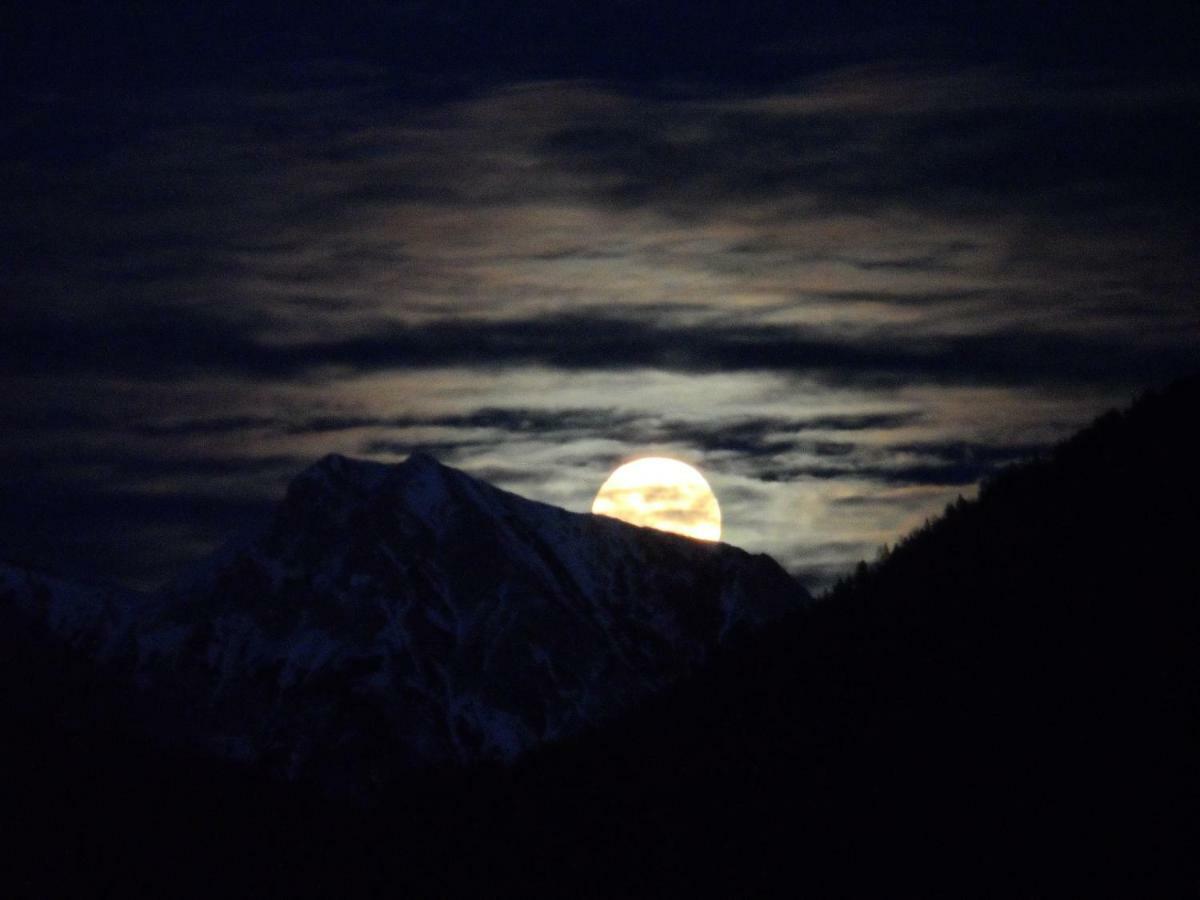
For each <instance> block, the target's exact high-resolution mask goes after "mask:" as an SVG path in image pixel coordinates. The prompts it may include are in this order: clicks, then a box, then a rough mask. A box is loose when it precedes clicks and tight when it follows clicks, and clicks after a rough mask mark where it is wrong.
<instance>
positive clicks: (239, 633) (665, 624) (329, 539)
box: [0, 454, 808, 792]
mask: <svg viewBox="0 0 1200 900" xmlns="http://www.w3.org/2000/svg"><path fill="white" fill-rule="evenodd" d="M807 600H808V595H807V593H806V592H805V591H804V589H803V588H802V587H800V586H799V585H798V584H797V583H796V582H795V581H794V580H793V579H791V578H790V577H789V576H788V575H787V574H786V573H785V572H784V571H783V570H782V569H781V568H780V567H779V566H778V565H777V564H776V563H775V562H774V561H773V560H771V559H770V558H769V557H766V556H753V555H750V554H748V553H746V552H744V551H742V550H739V549H737V548H734V547H731V546H728V545H724V544H709V543H703V542H698V541H693V540H689V539H687V538H682V537H678V536H675V535H670V534H666V533H663V532H658V531H653V530H650V529H643V528H637V527H634V526H630V525H627V524H625V523H622V522H618V521H616V520H613V519H607V518H604V517H598V516H591V515H582V514H575V513H570V512H567V511H565V510H562V509H558V508H555V507H551V506H547V505H544V504H541V503H535V502H533V501H530V500H526V499H524V498H521V497H518V496H516V495H514V494H510V493H507V492H505V491H502V490H499V489H497V488H495V487H493V486H491V485H489V484H486V483H484V482H482V481H478V480H476V479H474V478H472V477H470V476H468V475H466V474H465V473H463V472H460V471H457V470H455V469H451V468H449V467H446V466H443V465H441V464H439V463H438V462H436V461H435V460H434V459H432V458H431V457H429V456H425V455H421V454H417V455H414V456H412V457H411V458H410V459H409V460H407V461H406V462H404V463H402V464H399V465H394V466H389V465H382V464H377V463H371V462H364V461H356V460H351V459H347V458H345V457H342V456H329V457H326V458H325V459H323V460H321V461H320V462H318V463H317V464H315V465H314V466H312V467H311V468H309V469H308V470H306V471H305V472H303V473H302V474H300V475H299V476H298V477H297V478H296V479H295V480H294V481H293V483H292V484H291V486H290V487H289V489H288V492H287V496H286V498H285V499H284V500H283V502H282V503H281V504H280V505H279V507H278V509H277V510H276V513H275V516H274V519H273V521H272V522H271V524H270V525H269V526H268V527H266V529H265V530H263V531H262V532H261V533H259V534H257V535H254V536H251V537H249V538H244V539H241V540H239V541H237V542H235V543H231V544H230V545H228V546H226V547H224V548H222V549H221V550H220V551H219V552H218V553H216V554H215V555H214V556H213V557H212V558H211V559H209V560H207V561H206V562H204V563H202V564H200V565H198V566H196V567H194V568H193V570H192V571H191V572H189V573H188V574H186V575H185V576H182V577H180V578H179V579H177V580H176V581H175V582H173V583H172V584H170V585H168V586H167V587H166V588H164V589H163V590H162V591H160V592H159V593H158V594H156V595H154V596H146V597H137V596H136V595H129V594H121V593H119V592H114V591H111V590H109V591H103V590H91V589H86V588H81V587H78V586H74V585H71V584H69V583H65V582H61V581H56V580H54V579H50V578H45V577H38V576H33V575H30V574H28V573H23V572H21V571H20V570H17V569H14V568H11V567H10V568H7V569H4V570H0V604H3V605H4V606H5V607H7V613H8V615H10V616H12V615H17V616H18V617H19V618H21V619H22V620H23V621H26V622H30V623H33V624H34V625H36V627H37V628H39V629H41V630H42V631H43V632H44V634H45V636H47V637H48V638H53V639H56V640H58V641H59V642H60V643H63V642H65V643H68V644H70V645H71V646H73V647H76V648H78V649H79V650H80V651H82V652H86V653H88V654H90V655H92V656H93V657H95V658H96V659H97V660H100V661H101V662H103V663H104V665H105V666H106V668H107V669H108V670H109V671H112V672H120V673H124V675H123V677H126V678H130V677H131V678H132V679H133V681H134V682H135V683H136V685H137V687H138V690H137V697H138V700H137V702H138V703H139V704H141V707H142V708H143V709H144V710H145V712H144V715H143V718H145V719H147V720H149V721H152V722H153V723H154V724H153V727H154V729H155V730H156V732H157V733H159V734H160V735H166V736H169V737H171V738H173V739H175V740H177V741H179V742H181V743H182V744H184V745H187V746H196V745H202V746H204V747H206V748H207V749H208V750H210V751H213V752H215V753H217V754H218V755H220V756H224V757H232V758H237V759H244V760H247V761H252V762H255V763H259V764H264V765H265V766H267V767H268V768H269V769H271V770H273V771H277V772H279V773H281V774H284V775H286V776H288V777H312V778H315V779H317V780H320V781H322V782H325V783H333V784H334V785H336V786H337V787H339V788H344V789H347V790H350V791H352V792H364V791H370V790H372V788H373V787H374V786H376V785H378V784H382V783H385V782H386V781H387V780H388V779H389V778H390V777H392V776H393V775H394V774H395V773H396V772H397V771H398V770H402V769H404V768H411V767H413V766H425V765H442V764H446V763H463V762H470V761H474V760H481V759H497V760H512V759H514V758H516V757H517V756H518V755H520V754H521V753H522V752H523V751H524V750H526V749H528V748H530V747H532V746H534V745H537V744H540V743H542V742H546V741H552V740H555V739H557V738H562V737H565V736H568V735H571V734H575V733H578V732H579V731H580V730H582V729H584V728H586V727H588V726H590V725H594V724H596V723H599V722H602V721H604V720H606V719H608V718H610V717H611V716H612V715H613V714H615V713H617V712H619V711H622V710H625V709H628V708H629V707H631V706H632V705H634V704H635V703H637V702H638V701H639V700H640V699H643V698H645V697H647V696H649V695H651V694H653V693H655V692H658V691H661V690H662V689H663V688H664V687H666V686H667V685H670V684H672V683H673V682H675V681H676V680H678V679H679V678H680V677H682V676H683V675H685V674H686V673H688V672H689V671H691V670H693V669H694V668H696V667H697V666H698V665H699V664H701V663H702V662H703V661H704V660H705V659H706V658H708V656H709V655H710V654H711V652H712V650H713V649H714V648H715V647H716V646H717V645H719V644H720V643H722V642H723V641H727V640H728V639H729V638H730V637H732V636H734V635H736V634H739V633H742V632H746V631H748V630H750V629H754V628H756V627H758V626H761V625H763V624H765V623H767V622H769V621H771V620H772V619H775V618H778V617H780V616H782V615H784V614H785V613H786V612H788V611H789V610H794V609H796V608H798V607H799V606H801V605H803V604H804V603H805V602H806V601H807Z"/></svg>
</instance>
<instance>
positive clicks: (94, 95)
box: [0, 2, 1200, 586]
mask: <svg viewBox="0 0 1200 900" xmlns="http://www.w3.org/2000/svg"><path fill="white" fill-rule="evenodd" d="M794 6H796V5H795V4H776V3H764V4H751V5H741V6H737V7H735V6H734V5H733V4H728V5H725V4H695V3H692V4H678V3H664V4H631V3H612V4H604V5H595V6H592V5H588V4H553V3H539V4H534V3H517V4H489V3H471V4H468V3H438V4H418V3H392V4H388V3H378V2H376V3H366V4H362V5H360V6H357V7H356V8H355V9H353V10H350V11H345V10H338V11H336V12H335V11H333V10H332V8H326V7H325V6H323V5H321V4H300V5H286V7H285V6H284V5H275V4H270V3H250V4H242V5H238V6H234V5H229V6H222V5H220V4H194V5H192V4H182V5H172V6H171V12H170V13H169V14H168V13H166V12H161V13H159V12H152V11H150V10H147V9H146V8H144V7H140V6H134V5H127V6H117V7H114V8H106V9H104V10H90V11H89V10H80V9H77V8H75V7H74V5H72V4H66V3H62V4H50V5H46V6H39V7H38V9H36V10H26V11H23V12H19V13H16V14H15V15H16V18H13V19H11V20H10V21H9V22H8V23H7V25H6V27H5V28H4V29H2V30H3V32H4V34H5V35H6V37H5V38H4V41H5V45H4V49H5V53H4V54H3V56H4V59H5V62H4V64H3V65H4V71H5V82H4V99H5V106H6V109H7V110H8V111H9V112H8V115H7V116H6V117H5V122H4V125H3V126H2V127H0V135H3V137H2V139H0V201H2V203H3V209H4V210H5V212H6V214H5V216H4V219H3V222H2V224H0V231H2V234H3V242H2V247H3V249H2V250H0V285H2V295H0V303H2V304H3V306H2V316H3V323H2V324H3V328H2V329H0V381H2V382H3V384H2V385H0V425H2V427H0V465H2V467H3V469H2V470H3V473H4V475H3V498H4V503H3V504H2V510H0V555H6V556H10V557H17V558H24V559H28V560H31V561H34V562H37V563H40V564H43V565H47V566H49V567H52V568H56V569H60V570H65V571H67V572H69V573H71V574H87V575H90V576H93V577H108V578H116V579H119V580H124V581H127V582H131V583H135V584H137V585H139V586H145V585H148V584H153V583H155V582H157V581H158V580H160V579H162V578H164V577H165V576H166V575H168V574H170V572H171V571H172V570H173V569H174V568H175V567H177V566H178V565H179V564H181V563H182V562H184V561H186V560H188V559H191V558H194V557H195V556H197V555H199V554H201V553H203V552H204V551H205V550H207V549H208V548H210V547H211V546H212V545H213V544H214V543H215V542H216V541H218V540H219V539H220V538H221V537H222V536H223V535H225V534H227V533H228V532H229V531H231V530H233V529H236V528H238V527H241V526H243V525H244V524H245V523H247V522H248V521H251V520H253V519H254V518H255V517H256V516H260V515H262V514H263V513H264V512H265V510H267V509H268V508H269V504H270V501H271V500H272V499H273V498H275V497H277V496H278V494H279V493H280V491H281V489H282V486H283V484H284V483H285V482H286V480H287V479H288V478H289V477H290V476H291V475H293V474H295V473H296V472H297V471H299V470H300V469H301V468H303V467H304V465H306V464H307V463H308V462H309V461H311V460H312V459H313V458H315V457H317V456H320V455H322V454H324V453H326V452H331V451H337V452H343V453H347V454H350V455H361V456H368V457H372V458H375V459H380V460H398V459H402V458H404V457H405V456H406V455H407V454H408V453H409V452H410V451H411V450H413V449H418V448H422V449H426V450H429V451H431V452H433V453H434V454H436V455H437V456H438V457H439V458H440V459H442V460H444V461H445V462H447V463H450V464H452V465H456V466H459V467H461V468H464V469H466V470H468V471H470V472H472V473H474V474H476V475H479V476H482V477H484V478H487V479H489V480H492V481H494V482H495V483H497V484H499V485H500V486H502V487H505V488H508V489H511V490H514V491H517V492H518V493H521V494H524V495H526V496H530V497H533V498H535V499H539V500H544V501H548V502H552V503H557V504H560V505H563V506H566V507H567V508H569V509H575V510H584V509H587V508H588V506H589V504H590V501H591V499H592V496H593V495H594V493H595V491H596V490H597V488H598V487H599V486H600V484H601V483H602V482H603V480H604V479H605V477H606V476H607V474H608V473H609V472H610V471H611V469H612V468H613V467H615V465H616V464H618V463H619V462H621V461H622V460H624V459H626V458H628V457H629V456H631V455H636V454H643V453H651V452H653V453H658V454H668V455H676V456H679V457H681V458H683V459H685V460H687V461H688V462H691V463H693V464H695V465H697V466H699V467H700V468H701V469H702V471H704V472H705V474H706V475H707V476H709V479H710V481H711V483H712V484H713V487H714V489H715V490H716V493H717V495H718V497H719V499H720V501H721V504H722V508H723V512H724V520H725V525H726V532H725V536H726V539H727V540H729V541H730V542H732V543H736V544H739V545H742V546H745V547H747V548H750V549H754V550H765V551H768V552H771V553H772V554H774V555H776V556H777V557H778V558H779V559H780V560H781V561H782V562H783V563H784V564H785V565H787V566H788V567H789V568H791V569H792V570H794V571H798V572H801V573H803V574H805V575H807V576H808V577H809V580H810V583H814V582H815V583H819V582H820V581H821V580H823V579H826V578H828V577H829V576H830V575H831V574H832V573H836V572H838V571H841V570H842V569H844V568H845V567H846V566H847V565H848V564H849V563H851V562H853V561H854V560H856V559H858V558H859V557H860V556H863V555H867V556H869V555H871V554H872V553H873V552H874V548H875V547H876V546H877V545H878V544H880V543H882V542H884V541H892V540H894V539H895V538H896V537H897V536H899V535H900V534H902V533H903V532H904V531H906V530H908V529H909V528H911V527H912V526H913V525H915V524H918V523H920V521H922V520H923V519H924V518H925V517H926V516H928V515H930V514H931V513H932V512H934V511H936V510H938V509H940V508H941V507H942V506H943V505H944V504H945V503H946V502H947V501H948V500H951V499H953V498H954V497H956V496H957V495H958V494H960V493H962V494H967V495H969V494H971V493H972V491H973V489H974V485H975V484H976V483H977V482H978V480H979V479H980V478H981V477H983V476H985V475H986V474H987V473H988V472H989V471H992V470H993V469H994V468H995V467H996V466H998V465H1001V464H1003V463H1005V462H1007V461H1009V460H1013V459H1017V458H1022V457H1025V456H1027V455H1029V454H1031V453H1035V452H1037V451H1038V449H1039V448H1041V447H1044V446H1046V445H1047V444H1048V443H1050V442H1052V441H1054V440H1056V439H1058V438H1059V437H1062V436H1064V435H1065V434H1067V433H1069V432H1070V431H1072V430H1073V429H1074V428H1075V427H1077V426H1078V425H1080V424H1081V423H1083V422H1084V421H1086V420H1088V419H1090V418H1091V417H1092V416H1093V415H1094V414H1095V413H1097V412H1098V411H1100V410H1101V409H1103V408H1105V407H1107V406H1111V405H1120V404H1123V403H1124V402H1126V401H1127V400H1128V399H1129V398H1130V397H1131V396H1132V395H1133V394H1134V393H1135V392H1136V391H1137V390H1138V389H1140V388H1142V387H1145V386H1149V385H1152V384H1156V383H1161V382H1162V381H1165V380H1167V379H1169V378H1171V377H1173V376H1175V375H1178V374H1182V373H1183V372H1185V371H1187V370H1188V369H1189V368H1191V367H1194V365H1195V362H1196V359H1197V354H1196V334H1197V326H1198V325H1200V312H1198V305H1197V301H1196V295H1195V287H1194V285H1195V277H1194V272H1195V269H1196V263H1197V259H1196V257H1197V251H1196V247H1197V241H1196V237H1197V233H1196V232H1197V229H1196V219H1195V214H1194V210H1193V209H1192V205H1191V204H1190V203H1189V202H1188V191H1187V188H1188V187H1189V186H1190V183H1191V181H1192V180H1193V176H1192V171H1193V167H1194V157H1195V151H1196V149H1197V145H1198V143H1200V142H1198V141H1197V137H1198V134H1197V132H1198V128H1200V126H1198V125H1197V122H1200V118H1198V116H1197V113H1198V111H1200V110H1198V106H1200V103H1198V100H1200V82H1198V80H1197V78H1196V74H1195V71H1194V68H1193V63H1192V60H1191V58H1190V56H1191V53H1190V48H1189V46H1188V45H1189V43H1190V42H1189V40H1188V38H1187V36H1188V35H1191V34H1194V33H1195V32H1196V27H1195V26H1197V25H1200V23H1197V22H1195V19H1196V17H1197V14H1196V13H1195V12H1191V13H1186V14H1183V15H1182V16H1181V15H1180V14H1179V13H1178V12H1176V11H1173V10H1170V9H1169V8H1168V6H1166V5H1161V6H1160V5H1156V4H1148V5H1142V6H1140V7H1138V9H1136V10H1133V9H1129V8H1127V7H1118V6H1115V5H1114V6H1111V7H1109V6H1106V5H1104V4H1099V5H1097V4H1088V5H1086V6H1084V5H1081V4H1078V5H1077V4H1055V5H1054V9H1053V10H1046V9H1042V8H1041V7H1040V5H1037V4H1031V3H1030V4H1024V3H1016V4H1004V5H999V4H996V5H991V4H985V5H982V6H978V7H972V8H971V9H965V8H962V7H961V5H954V4H943V3H934V2H922V3H917V4H904V5H903V6H901V5H891V4H870V5H860V4H825V3H817V4H805V5H804V6H803V9H802V10H796V9H794V8H793V7H794ZM10 15H12V14H10Z"/></svg>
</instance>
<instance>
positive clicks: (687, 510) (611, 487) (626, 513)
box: [592, 456, 721, 541]
mask: <svg viewBox="0 0 1200 900" xmlns="http://www.w3.org/2000/svg"><path fill="white" fill-rule="evenodd" d="M592 512H593V513H595V514H596V515H601V516H610V517H612V518H614V519H620V520H621V521H623V522H629V523H630V524H632V525H645V526H648V527H650V528H657V529H659V530H660V531H670V532H672V533H674V534H682V535H684V536H686V537H690V538H697V539H699V540H702V541H719V540H720V539H721V507H720V505H719V504H718V503H717V497H716V495H715V494H714V493H713V492H712V488H710V487H709V486H708V482H707V481H705V480H704V476H703V475H701V474H700V473H699V472H697V471H696V470H695V469H693V468H692V467H691V466H689V465H688V464H687V463H685V462H680V461H679V460H677V459H668V458H667V457H664V456H645V457H642V458H641V459H635V460H633V461H632V462H627V463H625V465H623V466H620V467H618V468H617V470H616V471H614V472H613V473H612V474H611V475H609V476H608V480H607V481H605V482H604V484H603V485H601V487H600V492H599V493H598V494H596V499H595V500H593V501H592Z"/></svg>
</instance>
